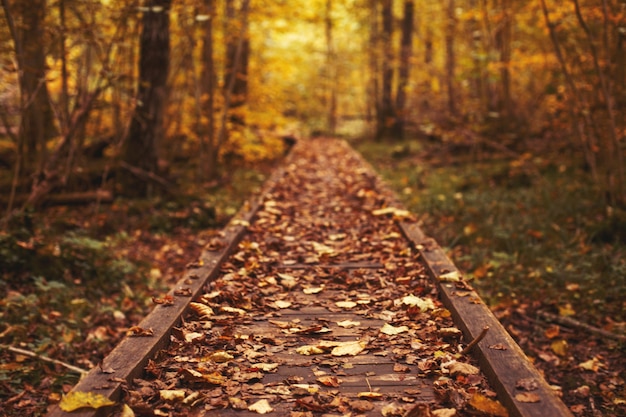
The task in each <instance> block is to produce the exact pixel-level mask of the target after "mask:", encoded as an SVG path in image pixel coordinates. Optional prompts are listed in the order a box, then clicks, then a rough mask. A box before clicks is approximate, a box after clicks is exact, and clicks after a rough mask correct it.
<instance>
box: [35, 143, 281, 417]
mask: <svg viewBox="0 0 626 417" xmlns="http://www.w3.org/2000/svg"><path fill="white" fill-rule="evenodd" d="M291 155H293V154H291ZM291 155H290V156H288V158H287V159H288V160H289V159H290V158H291ZM283 175H284V169H282V168H280V169H277V170H276V171H275V172H274V173H273V174H272V176H271V177H270V179H269V180H268V181H267V182H266V184H265V186H264V188H263V190H264V191H263V192H262V193H261V194H259V196H257V198H256V199H255V200H254V201H251V202H246V203H244V205H243V207H242V208H241V209H240V210H239V212H238V213H237V215H235V216H234V217H233V219H232V220H231V221H230V222H229V224H228V225H227V226H226V227H225V229H224V230H223V231H222V232H221V236H220V238H219V240H218V241H216V242H212V243H211V244H209V245H208V246H207V248H206V249H205V250H203V252H202V253H201V255H200V259H199V260H198V262H195V263H192V264H190V265H189V266H188V269H187V271H185V272H184V273H183V277H182V278H181V279H180V280H179V281H178V282H177V283H176V285H175V286H174V288H172V290H171V291H170V292H169V293H168V295H170V296H172V297H173V298H174V305H172V306H167V307H165V306H163V305H157V306H156V307H155V308H154V310H152V311H151V312H150V313H149V314H148V315H147V316H146V317H145V318H144V319H143V320H142V321H141V322H140V323H139V325H138V327H140V328H142V329H150V330H151V332H152V336H150V337H127V338H126V339H124V340H122V342H121V343H120V344H119V345H118V346H117V347H115V348H114V349H113V350H112V351H111V353H109V355H107V357H106V358H104V360H103V368H104V369H107V370H108V369H113V370H114V371H115V372H114V373H104V372H102V370H101V368H100V367H96V368H93V369H92V370H91V371H90V372H89V373H88V374H87V375H86V376H85V377H83V378H82V379H81V380H80V381H79V382H78V384H76V386H74V387H73V388H72V391H73V392H94V393H97V394H100V395H103V396H105V397H106V398H108V399H110V400H112V401H116V402H117V401H119V399H120V397H121V393H122V386H123V385H124V384H125V383H126V382H129V381H131V380H132V379H133V378H137V377H139V376H141V375H142V373H143V369H144V367H145V366H146V364H147V363H148V360H149V359H150V358H151V357H153V356H154V354H155V353H156V352H157V351H158V350H160V349H162V348H164V347H165V346H166V345H167V343H168V342H169V336H170V333H171V329H172V328H173V327H175V326H177V325H178V324H179V323H180V317H181V316H182V315H183V313H184V312H185V311H186V310H187V309H188V308H189V303H190V302H191V301H192V300H193V299H195V298H196V297H197V296H199V295H200V293H201V290H202V288H203V287H204V286H205V284H206V283H207V282H209V281H211V280H213V279H215V278H216V277H217V275H218V274H219V272H220V271H219V267H220V265H221V264H222V263H223V262H224V261H225V260H226V259H227V258H228V256H230V254H231V253H233V252H234V251H235V250H236V249H237V245H238V244H239V241H240V240H241V239H242V238H243V236H244V235H245V233H246V230H247V225H249V224H251V223H252V221H253V220H254V217H255V216H256V214H257V212H258V211H259V209H260V208H261V204H262V201H263V198H264V196H265V195H266V194H268V193H269V192H270V191H271V190H272V189H273V188H274V187H275V185H276V183H277V182H278V180H279V179H280V178H281V177H282V176H283ZM183 293H184V295H179V294H183ZM110 411H111V410H110V409H107V408H106V407H104V408H100V409H98V410H93V409H86V410H84V411H82V410H79V411H75V412H72V413H68V412H65V411H63V410H61V408H60V407H58V406H55V407H53V408H52V409H51V411H50V412H49V413H47V414H46V416H47V417H100V416H106V415H109V414H110Z"/></svg>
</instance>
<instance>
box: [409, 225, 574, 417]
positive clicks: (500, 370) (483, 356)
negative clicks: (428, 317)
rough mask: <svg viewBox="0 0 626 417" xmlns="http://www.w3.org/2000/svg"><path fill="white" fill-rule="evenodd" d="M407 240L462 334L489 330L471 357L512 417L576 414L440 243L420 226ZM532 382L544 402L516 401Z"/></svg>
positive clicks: (468, 337) (474, 334)
mask: <svg viewBox="0 0 626 417" xmlns="http://www.w3.org/2000/svg"><path fill="white" fill-rule="evenodd" d="M400 228H401V229H402V231H403V233H404V234H405V236H406V237H407V238H408V239H410V240H411V241H412V242H413V243H414V245H415V247H416V248H417V250H418V251H419V253H420V255H421V257H422V258H423V260H424V261H425V263H426V265H427V266H428V269H429V270H430V273H431V277H432V279H433V280H434V282H435V283H436V284H437V286H438V287H439V290H440V292H441V299H442V301H443V302H444V304H445V305H446V307H447V308H448V309H449V310H450V311H451V313H452V316H453V319H454V322H455V323H456V324H457V326H459V328H460V329H461V330H462V331H463V335H464V337H465V338H466V340H467V341H468V343H469V342H471V341H472V340H474V339H475V338H477V337H478V336H479V335H480V334H481V332H482V331H483V328H484V327H485V326H488V327H489V331H488V332H487V334H486V335H485V337H484V339H483V340H482V341H481V342H479V343H478V344H477V346H476V347H475V348H474V349H473V351H472V352H475V353H476V354H477V356H478V359H479V362H480V365H481V369H482V371H483V372H484V373H485V375H486V376H487V378H488V379H489V382H490V383H491V384H492V385H493V386H494V388H495V389H496V391H497V393H498V398H499V399H500V401H501V402H502V403H503V405H504V406H505V407H506V408H507V409H508V410H509V414H510V415H511V416H513V417H544V416H554V417H559V416H563V417H565V416H567V417H571V416H572V414H571V412H570V411H569V409H568V408H567V407H566V406H565V404H563V402H562V401H561V400H560V399H559V398H558V397H557V396H556V394H555V393H554V391H553V389H552V388H551V387H550V386H549V385H548V383H547V382H546V381H545V380H544V378H543V377H542V376H541V374H540V373H539V372H538V371H537V370H536V369H535V368H534V366H533V365H532V364H531V363H530V361H529V360H528V358H527V357H526V355H525V354H524V352H523V351H522V349H521V348H520V347H519V345H518V344H517V343H516V342H515V340H513V338H512V337H511V336H510V335H509V334H508V333H507V331H506V330H505V329H504V327H502V324H500V322H499V321H498V319H497V318H496V317H495V316H494V315H493V313H492V312H491V310H489V308H488V307H487V306H486V305H485V304H484V302H483V301H482V300H481V299H480V296H479V295H478V294H477V293H476V292H475V291H474V290H473V289H472V288H471V287H470V286H469V285H468V284H467V283H466V282H465V281H463V280H461V281H458V282H457V281H454V280H455V279H457V278H460V277H461V272H460V271H459V270H458V269H457V267H456V266H455V265H454V264H453V263H452V261H451V260H450V258H448V256H447V255H446V254H445V252H444V251H443V249H442V248H441V247H440V246H439V245H438V244H437V242H435V240H433V239H431V238H428V237H426V235H425V234H424V232H422V231H421V229H420V228H419V227H416V226H415V225H412V224H408V223H401V224H400ZM522 380H533V381H534V382H535V383H536V385H537V389H536V390H534V391H532V393H533V394H535V395H537V396H538V397H539V401H538V402H535V403H528V402H522V401H519V400H517V399H516V396H517V395H519V394H522V393H524V391H522V390H520V389H518V388H517V385H518V382H520V381H522Z"/></svg>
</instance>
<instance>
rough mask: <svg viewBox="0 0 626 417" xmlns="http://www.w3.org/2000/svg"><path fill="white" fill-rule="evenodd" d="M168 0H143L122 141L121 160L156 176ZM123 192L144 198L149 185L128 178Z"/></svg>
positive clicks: (166, 65) (167, 41)
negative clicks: (131, 106)
mask: <svg viewBox="0 0 626 417" xmlns="http://www.w3.org/2000/svg"><path fill="white" fill-rule="evenodd" d="M170 4H171V0H146V4H145V6H146V8H147V10H146V11H145V12H144V15H143V29H142V32H141V40H140V58H139V88H138V92H137V106H136V108H135V112H134V114H133V118H132V120H131V125H130V129H129V133H128V138H126V142H125V147H124V153H123V160H124V161H125V162H126V163H127V164H128V165H130V166H133V167H136V168H139V169H141V170H143V171H146V172H150V173H156V172H157V158H158V149H159V143H160V141H161V138H162V136H163V113H164V108H165V103H166V99H167V97H166V93H167V91H166V84H167V75H168V69H169V55H170V54H169V52H170V36H169V9H170ZM124 188H125V191H126V193H129V194H131V195H143V196H148V195H150V194H151V189H152V187H151V184H149V183H147V182H145V181H143V180H141V179H139V178H136V177H128V178H126V181H125V183H124Z"/></svg>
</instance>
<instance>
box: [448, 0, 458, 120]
mask: <svg viewBox="0 0 626 417" xmlns="http://www.w3.org/2000/svg"><path fill="white" fill-rule="evenodd" d="M446 15H447V22H448V24H447V28H446V86H447V92H448V114H449V115H450V116H452V117H454V116H456V112H457V104H456V100H457V92H456V86H455V84H456V83H455V80H454V77H455V75H454V71H455V65H456V63H455V53H454V35H455V31H456V17H455V5H454V0H448V3H447V12H446Z"/></svg>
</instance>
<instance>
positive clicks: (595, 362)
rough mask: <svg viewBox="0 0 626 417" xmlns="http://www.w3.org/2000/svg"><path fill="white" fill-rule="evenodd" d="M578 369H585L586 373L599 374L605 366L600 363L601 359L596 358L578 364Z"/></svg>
mask: <svg viewBox="0 0 626 417" xmlns="http://www.w3.org/2000/svg"><path fill="white" fill-rule="evenodd" d="M578 367H579V368H581V369H584V370H585V371H592V372H598V370H599V369H600V368H602V367H604V364H603V363H602V362H600V359H598V358H596V357H594V358H592V359H589V360H588V361H585V362H583V363H580V364H578Z"/></svg>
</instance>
